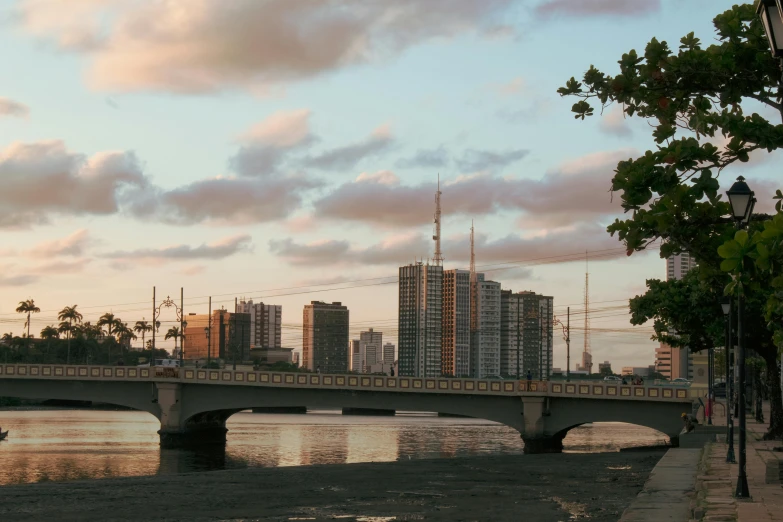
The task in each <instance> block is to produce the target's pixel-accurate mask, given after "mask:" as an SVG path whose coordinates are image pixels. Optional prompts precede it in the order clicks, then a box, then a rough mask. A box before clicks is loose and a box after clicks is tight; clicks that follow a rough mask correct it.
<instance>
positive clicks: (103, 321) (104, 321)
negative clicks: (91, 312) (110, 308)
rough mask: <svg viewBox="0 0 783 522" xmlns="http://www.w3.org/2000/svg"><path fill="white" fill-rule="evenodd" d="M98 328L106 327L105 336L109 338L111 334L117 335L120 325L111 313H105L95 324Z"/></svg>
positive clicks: (118, 320)
mask: <svg viewBox="0 0 783 522" xmlns="http://www.w3.org/2000/svg"><path fill="white" fill-rule="evenodd" d="M95 324H96V326H98V327H104V326H105V327H106V335H108V336H109V337H111V334H112V332H114V333H117V327H118V326H121V325H122V321H120V318H119V317H116V316H115V315H114V314H113V313H111V312H107V313H105V314H103V315H102V316H101V317H100V319H98V322H97V323H95Z"/></svg>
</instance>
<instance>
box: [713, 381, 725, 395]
mask: <svg viewBox="0 0 783 522" xmlns="http://www.w3.org/2000/svg"><path fill="white" fill-rule="evenodd" d="M712 390H713V393H714V394H715V397H716V398H719V399H723V398H725V397H726V383H725V382H716V383H715V386H713V387H712Z"/></svg>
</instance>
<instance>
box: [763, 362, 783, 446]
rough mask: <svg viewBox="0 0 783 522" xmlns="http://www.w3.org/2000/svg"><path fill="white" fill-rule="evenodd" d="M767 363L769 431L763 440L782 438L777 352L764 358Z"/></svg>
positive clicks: (782, 415) (782, 402) (782, 416)
mask: <svg viewBox="0 0 783 522" xmlns="http://www.w3.org/2000/svg"><path fill="white" fill-rule="evenodd" d="M764 360H765V361H766V362H767V390H768V391H769V430H768V431H767V433H766V434H765V435H764V439H765V440H773V439H780V438H783V397H781V390H780V370H779V369H778V355H777V350H771V353H770V354H769V355H768V356H767V357H764Z"/></svg>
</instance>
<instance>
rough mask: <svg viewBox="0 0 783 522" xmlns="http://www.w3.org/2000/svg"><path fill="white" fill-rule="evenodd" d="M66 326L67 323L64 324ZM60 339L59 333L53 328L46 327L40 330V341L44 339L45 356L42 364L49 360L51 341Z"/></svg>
mask: <svg viewBox="0 0 783 522" xmlns="http://www.w3.org/2000/svg"><path fill="white" fill-rule="evenodd" d="M65 324H68V323H65ZM59 337H60V332H59V331H58V330H57V328H55V327H54V326H46V327H44V329H43V330H41V339H46V340H47V341H48V342H47V343H46V354H45V355H44V362H46V360H47V359H48V358H49V352H50V351H51V349H52V339H57V338H59Z"/></svg>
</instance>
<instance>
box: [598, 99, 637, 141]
mask: <svg viewBox="0 0 783 522" xmlns="http://www.w3.org/2000/svg"><path fill="white" fill-rule="evenodd" d="M599 128H600V129H601V132H604V133H605V134H611V135H613V136H621V137H625V136H630V135H632V134H633V131H632V130H631V127H630V126H629V125H628V122H627V121H626V119H625V112H623V108H622V107H621V106H620V105H615V106H614V107H612V108H611V109H610V110H609V111H608V112H607V113H606V114H604V115H603V116H602V117H601V123H600V125H599Z"/></svg>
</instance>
